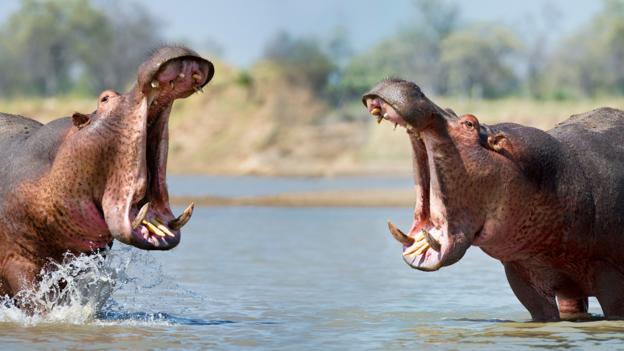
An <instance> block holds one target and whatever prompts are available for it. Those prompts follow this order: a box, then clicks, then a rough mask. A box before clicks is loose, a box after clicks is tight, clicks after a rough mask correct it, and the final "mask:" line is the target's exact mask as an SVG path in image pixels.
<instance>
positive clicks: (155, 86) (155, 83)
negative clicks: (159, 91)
mask: <svg viewBox="0 0 624 351" xmlns="http://www.w3.org/2000/svg"><path fill="white" fill-rule="evenodd" d="M151 86H152V88H154V89H156V88H158V86H160V83H158V81H157V80H153V81H152V83H151Z"/></svg>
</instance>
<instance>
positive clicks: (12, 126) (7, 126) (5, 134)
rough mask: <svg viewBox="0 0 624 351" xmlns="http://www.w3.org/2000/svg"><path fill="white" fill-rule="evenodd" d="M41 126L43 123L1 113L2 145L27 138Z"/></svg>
mask: <svg viewBox="0 0 624 351" xmlns="http://www.w3.org/2000/svg"><path fill="white" fill-rule="evenodd" d="M41 125H42V124H41V123H39V122H37V121H35V120H33V119H30V118H27V117H22V116H17V115H9V114H4V113H0V145H5V143H6V142H10V141H12V140H15V139H16V138H22V139H23V138H27V137H28V135H29V134H30V133H32V132H33V131H34V130H37V129H38V128H39V127H41Z"/></svg>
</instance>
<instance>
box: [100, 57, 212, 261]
mask: <svg viewBox="0 0 624 351" xmlns="http://www.w3.org/2000/svg"><path fill="white" fill-rule="evenodd" d="M187 50H188V49H184V48H173V49H171V48H167V51H166V52H165V54H166V55H162V54H161V53H159V52H156V54H155V55H154V56H153V57H152V59H151V60H149V61H147V62H145V63H144V64H143V65H142V66H141V68H140V69H139V72H140V73H139V77H138V84H137V86H136V87H135V88H134V90H133V92H131V94H133V96H134V101H135V104H136V105H137V106H139V105H140V106H143V107H140V108H139V110H140V111H143V112H142V113H140V115H142V116H143V117H141V118H140V120H141V121H142V122H140V123H141V124H142V125H143V126H144V129H143V130H142V131H138V134H139V136H138V138H137V140H138V142H137V143H136V144H137V145H138V146H137V148H136V149H135V150H137V154H138V155H137V156H138V157H136V160H135V161H133V163H134V164H135V165H136V166H137V169H138V176H137V177H136V180H134V181H130V183H131V184H130V185H129V188H126V189H127V190H126V191H125V192H124V193H123V194H119V192H120V191H122V190H113V191H114V192H116V193H117V194H118V195H117V197H116V199H117V200H111V203H110V204H109V206H108V207H112V210H109V212H110V213H111V215H109V216H106V219H107V223H108V226H109V229H110V230H111V233H112V234H113V237H115V238H116V239H118V240H120V241H122V242H124V243H127V244H130V245H133V246H136V247H138V248H142V249H146V250H168V249H171V248H173V247H175V246H176V245H177V244H178V243H179V241H180V229H181V228H182V226H184V225H185V224H186V223H187V222H188V221H189V219H190V218H191V215H192V213H193V204H192V203H191V204H190V205H189V206H188V207H187V208H186V209H185V210H184V211H183V212H182V214H180V215H179V216H177V217H176V216H174V215H173V213H172V211H171V207H170V205H169V194H168V191H167V183H166V169H167V155H168V144H169V135H168V121H169V114H170V112H171V108H172V104H173V101H174V100H175V99H178V98H185V97H188V96H190V95H192V94H193V93H195V92H199V91H202V87H203V86H204V85H206V84H207V83H208V82H209V81H210V79H211V78H212V76H213V74H214V67H213V65H212V64H211V63H210V62H209V61H207V60H204V59H203V58H201V57H199V56H198V55H195V54H194V53H193V52H189V51H187ZM161 51H162V50H161ZM172 51H173V52H172ZM132 184H134V185H132ZM113 198H114V196H113ZM121 199H127V200H122V201H123V202H126V201H128V202H126V205H123V204H122V205H120V203H119V200H121ZM111 204H112V206H110V205H111ZM124 207H125V209H124ZM104 211H105V215H106V211H107V208H106V205H104ZM109 218H110V219H111V220H109Z"/></svg>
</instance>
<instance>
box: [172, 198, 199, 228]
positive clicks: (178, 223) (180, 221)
mask: <svg viewBox="0 0 624 351" xmlns="http://www.w3.org/2000/svg"><path fill="white" fill-rule="evenodd" d="M194 207H195V204H194V203H192V202H191V204H190V205H188V206H187V207H186V208H185V209H184V212H182V214H181V215H180V216H179V217H178V218H176V219H172V220H171V221H170V222H169V228H171V229H173V230H177V229H180V228H182V227H183V226H184V225H185V224H186V223H188V221H189V219H191V216H192V215H193V208H194Z"/></svg>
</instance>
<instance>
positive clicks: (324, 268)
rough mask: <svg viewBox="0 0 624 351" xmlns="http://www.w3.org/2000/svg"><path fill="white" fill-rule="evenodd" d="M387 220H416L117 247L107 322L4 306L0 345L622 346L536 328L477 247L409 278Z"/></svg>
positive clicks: (310, 220) (216, 229)
mask: <svg viewBox="0 0 624 351" xmlns="http://www.w3.org/2000/svg"><path fill="white" fill-rule="evenodd" d="M408 186H409V185H408ZM176 210H177V211H180V210H181V209H179V208H178V209H176ZM387 218H392V219H393V220H395V222H396V223H397V224H400V225H401V227H403V228H407V227H408V225H409V222H410V210H409V209H388V208H358V209H350V208H344V209H322V208H306V209H298V208H254V207H228V208H219V207H216V208H198V209H196V213H195V215H194V216H193V219H192V220H191V221H190V223H189V224H188V226H187V228H186V230H185V232H184V234H183V238H182V242H181V244H180V245H179V246H178V247H177V248H176V249H175V250H173V251H170V252H149V253H147V252H142V251H139V250H137V249H130V248H127V247H125V246H124V245H121V244H119V243H117V244H116V245H115V247H114V250H113V252H112V254H111V256H109V258H107V260H108V261H107V264H108V265H109V266H110V267H108V269H109V270H112V271H113V272H114V273H115V274H114V280H115V283H114V288H113V289H112V290H113V291H112V296H111V298H110V299H108V300H106V301H105V303H104V306H103V307H102V309H101V310H100V311H99V312H97V313H96V312H94V311H91V310H89V309H85V308H81V307H80V306H71V308H67V309H66V310H64V309H58V311H57V313H56V314H55V316H54V317H40V318H32V317H28V316H24V315H21V314H20V313H19V312H16V311H14V310H12V309H10V308H4V309H2V308H0V321H2V322H0V345H2V349H6V350H9V349H11V350H32V349H63V350H65V349H67V350H69V349H80V350H111V349H118V350H124V349H125V350H143V349H191V350H206V349H226V350H242V349H268V350H293V349H299V350H353V349H357V350H394V349H411V350H484V349H487V350H496V349H499V350H510V349H513V350H532V349H591V350H595V349H605V350H613V349H617V348H619V347H621V345H622V343H623V342H624V333H622V331H623V330H624V323H621V322H607V321H596V322H587V323H569V322H562V323H550V324H538V323H526V321H527V320H528V319H529V315H528V313H527V312H526V311H525V310H524V308H523V307H522V306H521V305H520V303H519V302H518V301H517V300H516V298H515V297H514V296H513V294H512V292H511V290H510V288H509V287H508V285H507V282H506V279H505V277H504V273H503V270H502V266H501V265H500V263H499V262H497V261H495V260H493V259H491V258H489V257H487V256H486V255H484V254H483V253H482V252H481V251H480V250H478V249H476V248H472V249H470V250H469V251H468V253H467V255H466V256H465V257H464V258H463V259H462V260H461V261H460V262H459V263H457V264H456V265H454V266H451V267H447V268H445V269H442V270H441V271H439V272H434V273H425V272H419V271H415V270H412V269H410V268H409V267H407V265H405V264H404V263H403V261H402V259H401V256H400V246H399V245H398V244H397V243H396V242H395V241H394V240H393V239H392V237H391V236H390V235H389V234H388V233H387V229H386V219H387ZM100 274H104V273H100ZM107 274H108V273H107ZM106 277H108V275H106ZM100 278H101V277H100ZM590 304H592V307H591V312H593V313H600V310H599V308H598V307H597V304H596V301H595V300H590Z"/></svg>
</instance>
